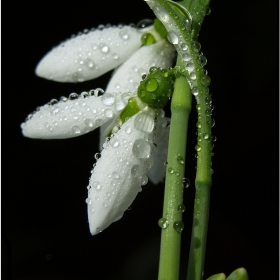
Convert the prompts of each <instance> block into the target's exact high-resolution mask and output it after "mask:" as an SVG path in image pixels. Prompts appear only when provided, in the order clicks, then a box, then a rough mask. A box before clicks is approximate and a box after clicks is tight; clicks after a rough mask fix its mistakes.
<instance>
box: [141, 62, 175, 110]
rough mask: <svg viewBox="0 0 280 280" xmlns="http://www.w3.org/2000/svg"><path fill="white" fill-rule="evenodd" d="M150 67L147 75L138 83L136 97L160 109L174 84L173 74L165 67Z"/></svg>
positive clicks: (166, 100) (167, 98)
mask: <svg viewBox="0 0 280 280" xmlns="http://www.w3.org/2000/svg"><path fill="white" fill-rule="evenodd" d="M154 68H155V67H152V68H151V69H150V74H149V75H148V77H147V78H146V79H145V80H144V81H142V82H141V83H140V86H139V88H138V92H137V94H138V97H139V98H140V100H141V101H142V102H144V103H146V104H148V106H149V107H151V108H153V109H161V108H163V107H164V106H165V105H166V103H167V102H168V100H169V98H170V96H171V94H172V92H173V86H174V79H175V77H174V75H173V74H172V72H171V71H168V70H166V69H157V70H155V69H154Z"/></svg>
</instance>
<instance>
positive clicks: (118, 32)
mask: <svg viewBox="0 0 280 280" xmlns="http://www.w3.org/2000/svg"><path fill="white" fill-rule="evenodd" d="M141 35H142V34H141V32H138V30H137V29H136V28H135V26H134V25H130V26H124V25H118V26H115V25H113V26H111V25H106V26H105V25H99V26H98V28H96V29H94V28H93V29H90V30H89V29H85V30H84V31H83V32H79V33H78V35H72V37H71V38H70V39H69V40H66V41H64V42H63V43H61V44H60V45H59V46H57V47H55V48H53V49H52V51H51V52H49V53H48V54H47V55H46V56H45V57H44V58H43V59H42V60H41V62H40V63H39V65H38V67H37V69H36V72H37V74H38V75H39V76H43V77H45V78H48V79H51V80H56V81H61V82H83V81H86V80H89V79H92V78H94V77H97V76H100V75H101V74H103V73H105V72H107V71H109V70H111V69H113V68H115V67H116V66H118V65H119V64H121V63H122V62H123V61H125V60H126V59H127V58H128V57H129V56H130V55H131V54H132V53H133V52H134V51H135V50H137V49H138V48H139V47H140V46H141ZM50 67H51V68H52V69H54V68H55V69H58V70H59V71H58V72H57V73H55V74H54V73H53V71H50V70H49V68H50ZM108 67H109V68H110V69H108V70H107V68H108ZM62 70H63V71H64V72H62ZM60 72H61V73H60ZM65 73H66V74H65Z"/></svg>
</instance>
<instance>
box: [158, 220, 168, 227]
mask: <svg viewBox="0 0 280 280" xmlns="http://www.w3.org/2000/svg"><path fill="white" fill-rule="evenodd" d="M158 225H159V227H160V228H162V229H166V228H167V227H168V226H169V222H168V221H167V219H166V218H160V219H159V220H158Z"/></svg>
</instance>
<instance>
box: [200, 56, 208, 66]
mask: <svg viewBox="0 0 280 280" xmlns="http://www.w3.org/2000/svg"><path fill="white" fill-rule="evenodd" d="M200 61H201V64H202V66H205V65H206V63H207V58H206V57H205V56H204V55H202V56H201V57H200Z"/></svg>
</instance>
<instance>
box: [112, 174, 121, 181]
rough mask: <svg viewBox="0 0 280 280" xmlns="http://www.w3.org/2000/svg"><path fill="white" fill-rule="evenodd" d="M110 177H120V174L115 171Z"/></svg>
mask: <svg viewBox="0 0 280 280" xmlns="http://www.w3.org/2000/svg"><path fill="white" fill-rule="evenodd" d="M112 177H113V179H117V180H118V179H119V178H120V175H119V174H118V173H117V172H113V173H112Z"/></svg>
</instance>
